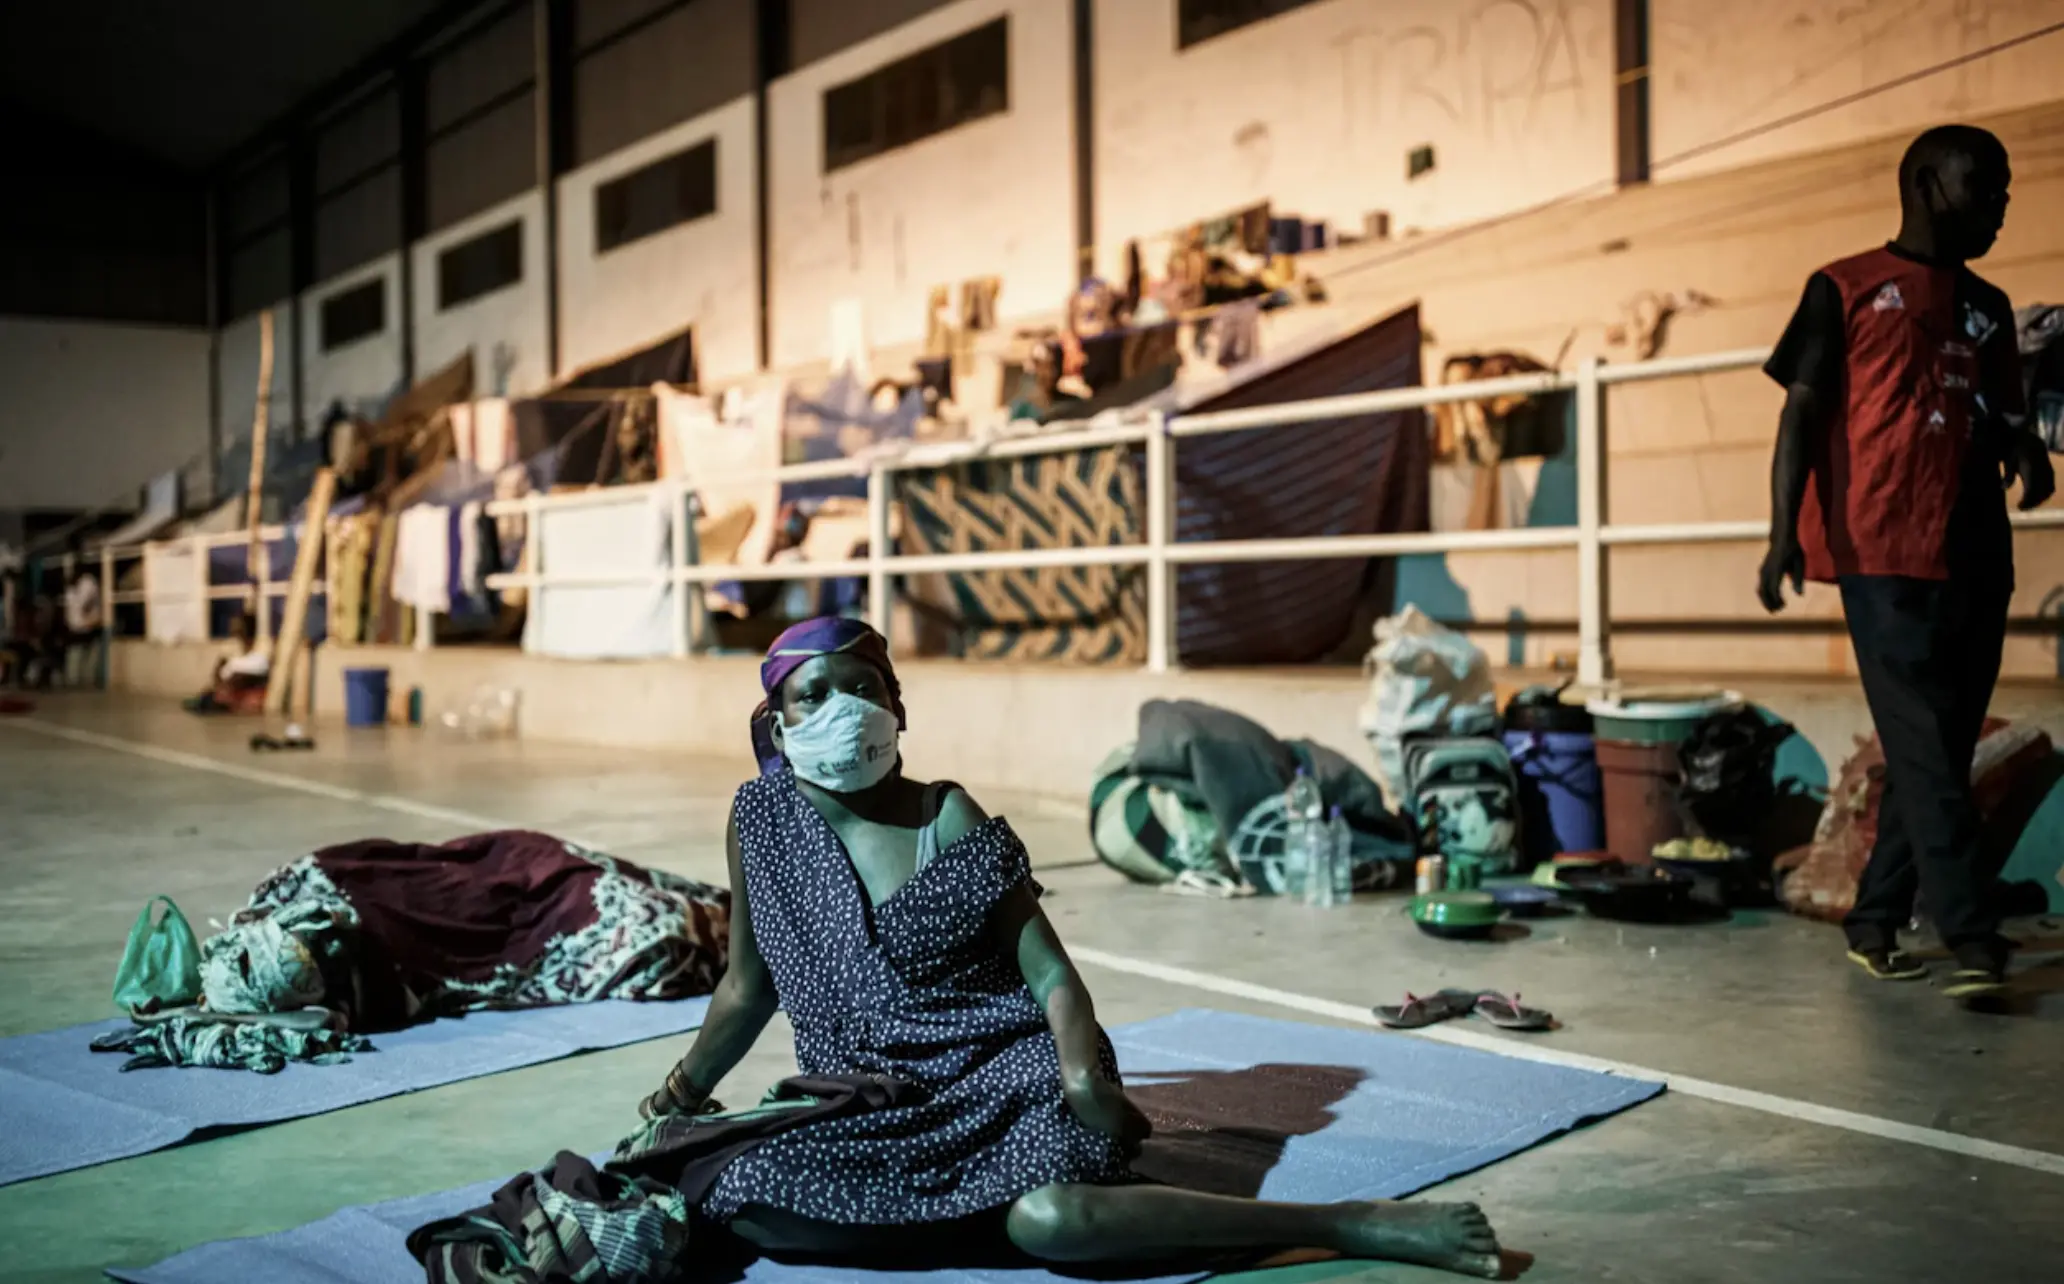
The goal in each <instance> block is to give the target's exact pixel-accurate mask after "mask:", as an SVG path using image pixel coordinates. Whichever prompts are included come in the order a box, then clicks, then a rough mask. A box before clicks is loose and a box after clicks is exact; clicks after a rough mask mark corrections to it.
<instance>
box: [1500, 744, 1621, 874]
mask: <svg viewBox="0 0 2064 1284" xmlns="http://www.w3.org/2000/svg"><path fill="white" fill-rule="evenodd" d="M1505 749H1506V752H1508V753H1510V754H1511V755H1512V766H1513V769H1514V770H1515V771H1516V772H1517V773H1518V775H1519V808H1520V822H1519V837H1520V846H1521V849H1522V850H1523V851H1524V852H1525V853H1526V858H1527V860H1528V861H1529V862H1530V863H1533V864H1536V865H1538V864H1540V863H1541V862H1542V861H1545V860H1550V859H1552V858H1553V857H1554V856H1555V855H1556V854H1557V853H1560V852H1595V851H1600V850H1602V849H1603V848H1604V847H1605V786H1604V781H1603V778H1602V777H1601V776H1600V774H1599V771H1598V746H1597V743H1596V742H1595V741H1594V740H1593V739H1592V737H1591V736H1590V735H1589V734H1588V733H1586V732H1581V731H1508V732H1506V733H1505Z"/></svg>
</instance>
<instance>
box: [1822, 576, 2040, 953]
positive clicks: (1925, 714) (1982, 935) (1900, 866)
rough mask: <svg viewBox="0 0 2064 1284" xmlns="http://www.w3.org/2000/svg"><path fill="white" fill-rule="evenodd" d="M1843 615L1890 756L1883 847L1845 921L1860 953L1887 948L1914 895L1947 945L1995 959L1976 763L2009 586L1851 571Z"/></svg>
mask: <svg viewBox="0 0 2064 1284" xmlns="http://www.w3.org/2000/svg"><path fill="white" fill-rule="evenodd" d="M1841 587H1842V607H1843V611H1844V613H1845V614H1846V615H1847V617H1848V621H1849V637H1850V640H1851V641H1852V642H1853V643H1854V644H1855V648H1856V666H1857V670H1858V672H1859V674H1860V676H1861V677H1862V679H1863V693H1864V697H1865V698H1866V699H1867V700H1868V701H1869V703H1870V711H1871V721H1872V722H1873V723H1875V724H1876V725H1877V732H1878V742H1879V744H1880V745H1881V746H1882V747H1883V749H1884V753H1885V787H1884V794H1883V798H1882V801H1881V802H1880V804H1879V812H1878V841H1877V846H1876V847H1875V848H1873V849H1872V851H1871V857H1870V863H1869V864H1868V865H1866V866H1865V868H1864V871H1863V878H1862V880H1861V881H1860V882H1859V883H1858V885H1857V889H1856V907H1855V908H1854V909H1853V910H1851V911H1850V912H1849V916H1848V918H1847V919H1845V920H1844V921H1843V927H1844V929H1845V930H1846V931H1847V933H1848V936H1849V943H1850V945H1851V946H1852V947H1853V948H1856V949H1886V948H1890V947H1891V946H1892V944H1893V942H1894V939H1895V938H1894V934H1895V933H1896V932H1897V931H1898V930H1899V928H1900V927H1902V926H1904V925H1905V924H1906V922H1907V921H1908V920H1909V919H1911V918H1912V917H1913V912H1914V897H1915V893H1916V892H1917V891H1918V893H1919V894H1920V898H1921V900H1922V901H1923V903H1924V904H1925V906H1926V908H1927V911H1928V913H1929V915H1930V916H1932V917H1933V919H1934V920H1935V927H1936V930H1937V931H1938V932H1940V933H1941V936H1942V940H1943V943H1944V944H1946V945H1948V946H1949V947H1950V948H1951V949H1956V948H1958V947H1960V946H1962V947H1966V948H1967V949H1969V948H1977V949H1983V950H1985V951H1987V952H1988V953H1989V954H1992V955H1994V956H1995V957H1997V955H1998V952H1999V949H2000V945H1999V936H1998V932H1999V913H1998V909H1997V906H1996V903H1995V898H1994V897H1993V896H1992V895H1991V884H1992V881H1993V880H1992V877H1991V874H1990V871H1989V870H1988V869H1987V868H1986V865H1985V862H1984V860H1983V858H1982V856H1981V849H1980V819H1979V815H1978V805H1977V801H1976V799H1975V798H1974V796H1973V794H1972V791H1971V758H1972V754H1973V753H1974V752H1975V751H1976V749H1977V747H1978V738H1979V733H1980V732H1981V731H1982V730H1983V729H1984V725H1985V712H1986V709H1987V708H1988V707H1989V706H1990V705H1991V703H1992V689H1993V685H1994V684H1995V683H1996V682H1997V681H1998V680H1999V670H2000V654H2001V650H2002V648H2003V646H2004V645H2005V641H2006V627H2007V604H2008V599H2009V598H2010V597H2011V596H2012V594H2011V592H2010V591H2009V590H2008V589H2007V588H2006V587H2004V586H1994V585H1990V584H1986V583H1985V582H1984V581H1983V580H1975V581H1974V580H1971V579H1965V580H1947V581H1936V580H1919V579H1908V578H1905V577H1901V576H1891V575H1853V576H1846V577H1844V578H1843V580H1842V585H1841Z"/></svg>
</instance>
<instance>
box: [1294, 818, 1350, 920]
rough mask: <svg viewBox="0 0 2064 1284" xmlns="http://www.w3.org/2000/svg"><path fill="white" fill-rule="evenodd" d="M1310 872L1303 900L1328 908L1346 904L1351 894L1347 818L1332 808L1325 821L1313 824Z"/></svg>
mask: <svg viewBox="0 0 2064 1284" xmlns="http://www.w3.org/2000/svg"><path fill="white" fill-rule="evenodd" d="M1312 833H1313V836H1314V838H1315V840H1316V841H1314V842H1313V843H1312V865H1311V872H1310V873H1309V874H1308V875H1307V876H1306V878H1305V883H1304V903H1305V904H1307V905H1318V906H1325V907H1331V906H1334V905H1345V904H1346V903H1347V902H1348V900H1349V898H1350V896H1351V895H1352V885H1351V871H1350V867H1349V864H1348V847H1347V842H1348V838H1347V821H1346V820H1345V819H1344V818H1343V817H1342V816H1341V814H1340V808H1338V807H1335V808H1334V809H1333V810H1332V812H1331V814H1329V815H1328V816H1327V818H1326V820H1325V821H1324V822H1323V823H1321V824H1317V825H1314V826H1313V827H1312Z"/></svg>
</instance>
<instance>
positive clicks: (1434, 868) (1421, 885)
mask: <svg viewBox="0 0 2064 1284" xmlns="http://www.w3.org/2000/svg"><path fill="white" fill-rule="evenodd" d="M1418 873H1419V881H1418V884H1417V886H1416V887H1415V889H1414V890H1416V891H1417V892H1418V894H1419V895H1421V896H1427V895H1430V894H1432V893H1434V892H1438V891H1442V890H1445V889H1446V887H1447V882H1448V862H1447V861H1445V860H1443V859H1441V858H1440V857H1438V856H1421V857H1420V858H1419V868H1418Z"/></svg>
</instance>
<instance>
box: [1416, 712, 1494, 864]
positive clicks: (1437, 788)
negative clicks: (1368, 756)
mask: <svg viewBox="0 0 2064 1284" xmlns="http://www.w3.org/2000/svg"><path fill="white" fill-rule="evenodd" d="M1404 758H1405V778H1406V781H1407V782H1408V787H1409V789H1410V791H1411V808H1412V816H1413V819H1414V820H1416V821H1417V822H1418V825H1419V836H1420V845H1421V847H1422V849H1423V850H1425V851H1426V852H1428V853H1429V854H1435V855H1441V856H1447V857H1450V858H1452V857H1457V856H1459V857H1463V858H1465V859H1469V860H1474V861H1476V862H1478V863H1479V864H1480V865H1481V866H1482V868H1483V872H1484V873H1486V874H1502V873H1507V872H1509V871H1511V870H1512V869H1514V868H1516V867H1517V866H1518V864H1519V779H1518V777H1517V775H1516V774H1515V773H1514V772H1513V770H1512V756H1511V755H1510V754H1508V753H1507V752H1506V751H1505V746H1504V745H1502V744H1500V743H1499V742H1498V741H1496V740H1492V739H1488V738H1486V737H1482V736H1454V737H1441V738H1427V739H1419V740H1409V741H1407V742H1406V743H1405V747H1404Z"/></svg>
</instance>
